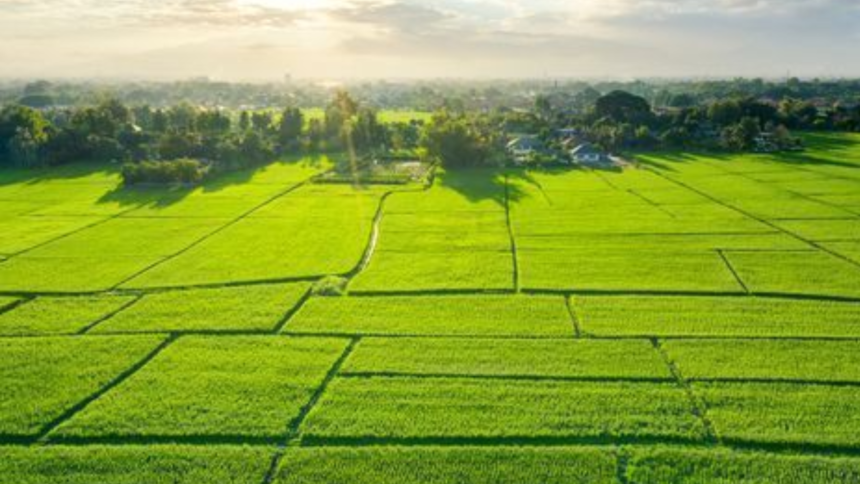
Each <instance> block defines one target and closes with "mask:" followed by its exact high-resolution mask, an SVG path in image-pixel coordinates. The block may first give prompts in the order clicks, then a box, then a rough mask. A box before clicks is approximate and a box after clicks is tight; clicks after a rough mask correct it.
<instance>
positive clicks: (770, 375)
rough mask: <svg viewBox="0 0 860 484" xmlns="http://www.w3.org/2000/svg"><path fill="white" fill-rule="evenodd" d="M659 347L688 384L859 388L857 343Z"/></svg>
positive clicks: (673, 343) (679, 343) (678, 343)
mask: <svg viewBox="0 0 860 484" xmlns="http://www.w3.org/2000/svg"><path fill="white" fill-rule="evenodd" d="M663 347H664V348H665V350H666V352H667V353H668V354H669V356H670V357H671V358H672V359H673V360H674V362H675V364H676V365H677V366H678V368H680V370H681V372H682V373H683V375H684V377H685V378H686V379H687V380H711V379H714V380H746V379H751V380H774V381H779V380H800V381H818V382H854V383H860V342H857V341H803V340H742V339H720V340H668V341H665V342H664V343H663Z"/></svg>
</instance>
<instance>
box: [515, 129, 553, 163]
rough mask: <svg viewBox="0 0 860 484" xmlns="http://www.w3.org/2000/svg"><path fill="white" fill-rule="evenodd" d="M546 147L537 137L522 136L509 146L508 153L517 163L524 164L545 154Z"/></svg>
mask: <svg viewBox="0 0 860 484" xmlns="http://www.w3.org/2000/svg"><path fill="white" fill-rule="evenodd" d="M545 151H546V146H544V144H543V142H542V141H541V140H540V139H538V137H537V136H520V137H518V138H514V139H512V140H511V141H509V142H508V144H507V152H508V155H510V156H511V158H513V159H514V161H515V162H517V163H522V162H524V161H526V160H528V159H529V158H530V157H532V156H535V155H538V154H541V153H544V152H545Z"/></svg>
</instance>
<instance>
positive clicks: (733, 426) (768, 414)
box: [693, 382, 860, 448]
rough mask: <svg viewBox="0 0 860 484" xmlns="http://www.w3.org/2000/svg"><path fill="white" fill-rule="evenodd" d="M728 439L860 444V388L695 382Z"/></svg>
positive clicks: (807, 445)
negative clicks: (859, 430) (859, 429)
mask: <svg viewBox="0 0 860 484" xmlns="http://www.w3.org/2000/svg"><path fill="white" fill-rule="evenodd" d="M693 390H694V392H695V393H696V394H698V395H699V396H700V397H701V398H702V399H703V400H704V402H705V405H706V407H707V409H708V418H709V419H710V420H711V422H712V423H713V425H714V428H715V429H716V432H717V434H718V435H719V436H720V437H721V438H723V439H724V440H725V441H727V442H758V443H767V444H782V445H798V446H802V447H804V448H811V447H815V446H825V447H826V446H838V447H848V448H857V447H858V446H860V432H858V428H860V387H857V386H830V385H801V384H793V383H726V382H713V383H704V382H703V383H693Z"/></svg>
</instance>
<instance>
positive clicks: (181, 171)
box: [122, 158, 207, 185]
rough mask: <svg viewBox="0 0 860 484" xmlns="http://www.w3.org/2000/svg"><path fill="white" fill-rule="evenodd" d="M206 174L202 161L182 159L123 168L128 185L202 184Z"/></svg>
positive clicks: (126, 165)
mask: <svg viewBox="0 0 860 484" xmlns="http://www.w3.org/2000/svg"><path fill="white" fill-rule="evenodd" d="M206 172H207V167H206V166H205V165H204V164H203V163H201V162H200V161H198V160H192V159H189V158H181V159H178V160H172V161H142V162H140V163H127V164H125V165H123V167H122V178H123V181H124V182H125V184H126V185H137V184H140V183H155V184H172V183H183V184H191V183H198V182H200V181H201V180H202V179H203V176H204V175H205V174H206Z"/></svg>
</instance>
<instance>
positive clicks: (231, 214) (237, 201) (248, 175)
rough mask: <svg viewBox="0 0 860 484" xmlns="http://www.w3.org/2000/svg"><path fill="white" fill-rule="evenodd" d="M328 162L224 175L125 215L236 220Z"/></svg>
mask: <svg viewBox="0 0 860 484" xmlns="http://www.w3.org/2000/svg"><path fill="white" fill-rule="evenodd" d="M324 166H327V165H326V163H325V162H323V163H321V164H320V165H319V166H314V165H313V164H311V163H309V162H304V163H303V162H294V163H276V164H272V165H268V166H266V167H263V168H261V169H259V170H256V171H253V172H251V171H243V172H236V173H230V174H225V175H222V176H219V177H218V178H216V179H212V180H208V181H206V182H204V183H203V184H202V186H200V187H198V188H195V189H192V190H185V191H178V192H177V191H172V192H169V193H166V194H164V196H163V197H161V198H159V199H158V200H157V201H155V202H153V203H149V204H146V205H144V206H142V207H140V208H138V209H136V210H133V211H131V212H128V213H125V214H123V217H128V218H137V217H144V218H151V217H158V218H163V217H182V218H187V217H204V218H229V219H234V218H236V217H239V216H241V215H242V214H244V213H246V212H248V211H250V210H252V209H254V207H257V206H259V205H261V204H263V203H264V202H266V200H269V199H271V198H273V197H275V196H277V195H278V194H279V193H282V192H284V191H285V190H288V189H290V188H292V187H295V186H297V185H298V184H299V183H301V182H303V181H305V180H307V179H308V178H310V177H312V176H313V175H315V174H317V173H319V172H320V171H321V168H323V167H324Z"/></svg>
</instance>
